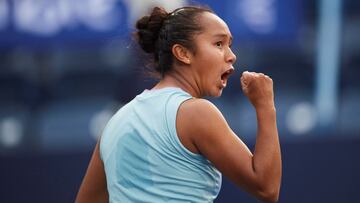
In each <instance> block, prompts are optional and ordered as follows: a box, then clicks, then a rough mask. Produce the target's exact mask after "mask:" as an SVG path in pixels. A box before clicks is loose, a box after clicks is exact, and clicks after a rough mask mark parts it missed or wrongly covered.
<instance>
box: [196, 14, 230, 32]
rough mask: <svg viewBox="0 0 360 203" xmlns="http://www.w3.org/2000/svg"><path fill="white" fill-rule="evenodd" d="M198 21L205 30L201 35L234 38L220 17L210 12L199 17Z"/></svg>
mask: <svg viewBox="0 0 360 203" xmlns="http://www.w3.org/2000/svg"><path fill="white" fill-rule="evenodd" d="M198 20H199V21H198V22H199V24H200V26H201V27H202V28H203V31H202V33H201V34H200V35H207V36H219V35H227V36H229V37H232V36H231V33H230V30H229V27H228V26H227V24H226V23H225V22H224V21H223V20H222V19H221V18H220V17H219V16H217V15H215V14H213V13H210V12H204V13H202V14H201V15H200V16H199V18H198Z"/></svg>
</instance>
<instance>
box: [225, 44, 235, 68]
mask: <svg viewBox="0 0 360 203" xmlns="http://www.w3.org/2000/svg"><path fill="white" fill-rule="evenodd" d="M235 61H236V55H235V54H234V52H233V51H232V50H231V48H230V47H229V52H228V54H227V57H226V62H228V63H231V64H234V63H235Z"/></svg>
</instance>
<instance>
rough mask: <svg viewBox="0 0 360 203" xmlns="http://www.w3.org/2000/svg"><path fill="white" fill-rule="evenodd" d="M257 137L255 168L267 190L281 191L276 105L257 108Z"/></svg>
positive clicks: (254, 157) (254, 158)
mask: <svg viewBox="0 0 360 203" xmlns="http://www.w3.org/2000/svg"><path fill="white" fill-rule="evenodd" d="M256 115H257V123H258V129H257V137H256V144H255V151H254V156H253V170H254V173H255V174H256V176H257V178H258V180H259V182H260V183H261V186H263V187H265V190H273V191H277V192H278V191H279V189H280V182H281V168H282V164H281V151H280V143H279V137H278V131H277V126H276V110H275V107H274V105H268V106H267V107H263V108H257V109H256Z"/></svg>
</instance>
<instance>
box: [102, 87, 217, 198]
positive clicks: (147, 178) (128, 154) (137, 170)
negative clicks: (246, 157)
mask: <svg viewBox="0 0 360 203" xmlns="http://www.w3.org/2000/svg"><path fill="white" fill-rule="evenodd" d="M190 98H192V97H191V96H190V95H189V94H188V93H186V92H184V91H183V90H181V89H180V88H173V87H168V88H163V89H158V90H145V91H144V92H143V93H141V94H140V95H138V96H136V97H135V98H134V99H133V100H132V101H131V102H129V103H128V104H126V105H125V106H123V107H122V108H121V109H120V110H119V111H118V112H117V113H116V114H115V115H114V116H113V117H112V118H111V119H110V121H109V122H108V124H107V126H106V127H105V129H104V132H103V135H102V137H101V142H100V156H101V159H102V161H103V163H104V166H105V173H106V180H107V187H108V192H109V200H110V203H115V202H116V203H117V202H125V203H131V202H153V203H161V202H213V200H214V199H215V198H216V196H217V195H218V193H219V191H220V187H221V173H220V172H219V171H218V170H217V169H216V168H215V167H214V166H213V165H212V164H211V163H210V162H209V161H208V160H207V159H206V158H205V157H204V156H202V155H199V154H195V153H192V152H191V151H189V150H188V149H186V148H185V147H184V146H183V145H182V144H181V142H180V140H179V138H178V136H177V133H176V114H177V111H178V108H179V106H180V104H181V103H182V102H184V101H185V100H187V99H190Z"/></svg>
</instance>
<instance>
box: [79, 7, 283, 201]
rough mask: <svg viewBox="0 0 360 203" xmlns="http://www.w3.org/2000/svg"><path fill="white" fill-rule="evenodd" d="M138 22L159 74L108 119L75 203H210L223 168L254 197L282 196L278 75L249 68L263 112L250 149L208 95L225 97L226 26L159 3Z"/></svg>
mask: <svg viewBox="0 0 360 203" xmlns="http://www.w3.org/2000/svg"><path fill="white" fill-rule="evenodd" d="M136 28H137V31H136V33H135V35H136V38H137V41H138V43H139V45H140V46H141V48H142V49H143V50H144V51H145V52H146V53H149V54H151V56H153V61H154V71H155V72H157V73H158V75H159V76H160V80H159V82H158V83H157V84H156V85H155V86H154V87H152V88H151V89H148V90H144V91H143V92H142V93H141V94H139V95H137V96H136V97H135V98H134V99H133V100H132V101H130V102H129V103H128V104H126V105H125V106H123V107H122V108H121V109H120V110H119V111H118V112H117V113H116V114H115V115H114V116H113V117H112V118H111V120H110V121H109V122H108V124H107V125H106V127H105V129H104V131H103V134H102V136H101V138H100V141H99V142H98V144H97V145H96V147H95V151H94V153H93V156H92V159H91V161H90V164H89V167H88V170H87V172H86V175H85V177H84V180H83V182H82V185H81V187H80V191H79V193H78V196H77V200H76V202H77V203H91V202H112V203H115V202H125V203H129V202H153V203H161V202H213V201H214V199H215V198H216V197H217V195H218V194H219V191H220V188H221V180H222V174H224V175H225V176H227V177H228V178H229V179H230V180H232V181H233V182H234V183H235V184H236V185H237V186H239V188H240V189H242V190H244V191H246V192H248V193H250V194H251V195H253V196H254V197H255V198H257V199H258V200H260V201H262V202H277V201H278V198H279V191H280V182H281V174H282V170H281V168H282V166H281V165H282V163H281V153H280V144H279V138H278V132H277V126H276V109H275V104H274V94H273V81H272V79H271V78H270V77H269V76H267V75H265V74H262V73H255V72H247V71H244V72H243V73H242V76H241V78H240V84H241V88H242V91H243V92H244V94H245V95H246V96H247V98H248V99H249V101H250V102H251V104H252V105H253V107H254V108H255V111H256V115H257V135H256V144H255V149H254V151H253V153H252V152H251V151H250V150H249V148H248V147H247V146H246V145H245V144H244V143H243V142H242V141H241V139H240V138H239V137H238V136H237V135H236V134H235V133H234V132H233V131H232V130H231V128H230V127H229V125H228V123H227V122H226V120H225V118H224V117H223V115H222V114H221V112H220V111H219V110H218V109H217V108H216V106H214V105H213V104H212V103H211V102H209V101H208V100H206V99H203V98H204V97H205V96H211V97H219V96H220V95H221V94H222V91H223V90H224V88H225V87H226V85H227V80H228V78H229V76H230V75H231V74H232V73H233V72H234V67H233V64H234V63H235V61H236V56H235V54H234V53H233V52H232V50H231V44H232V35H231V32H230V30H229V28H228V26H227V24H226V23H225V22H224V21H223V20H222V19H221V18H219V17H218V16H217V15H216V14H215V13H214V12H213V11H211V10H210V9H207V8H201V7H182V8H179V9H176V10H175V11H173V12H170V13H168V12H167V11H166V10H164V9H163V8H159V7H155V8H154V9H153V10H152V12H151V14H150V15H147V16H144V17H142V18H141V19H139V20H138V21H137V24H136ZM124 88H126V87H124ZM239 89H240V85H239ZM234 202H237V200H234Z"/></svg>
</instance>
